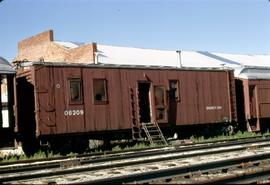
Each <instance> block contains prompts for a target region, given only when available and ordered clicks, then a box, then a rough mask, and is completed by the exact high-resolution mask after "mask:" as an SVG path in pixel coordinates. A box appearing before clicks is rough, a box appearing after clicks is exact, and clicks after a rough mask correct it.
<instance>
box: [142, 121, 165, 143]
mask: <svg viewBox="0 0 270 185" xmlns="http://www.w3.org/2000/svg"><path fill="white" fill-rule="evenodd" d="M142 129H143V130H144V132H145V134H146V136H147V139H148V141H149V142H150V144H162V145H168V143H167V141H166V139H165V137H164V136H163V134H162V132H161V130H160V128H159V126H158V124H157V123H142Z"/></svg>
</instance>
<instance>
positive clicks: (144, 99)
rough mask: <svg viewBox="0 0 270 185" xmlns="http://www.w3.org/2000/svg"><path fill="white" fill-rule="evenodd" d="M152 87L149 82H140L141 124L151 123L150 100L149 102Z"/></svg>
mask: <svg viewBox="0 0 270 185" xmlns="http://www.w3.org/2000/svg"><path fill="white" fill-rule="evenodd" d="M150 86H151V84H150V83H149V82H138V100H139V110H140V111H139V113H140V123H149V122H151V115H150V100H149V98H150Z"/></svg>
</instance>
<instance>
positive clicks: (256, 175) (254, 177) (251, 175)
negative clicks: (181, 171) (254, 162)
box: [200, 167, 270, 184]
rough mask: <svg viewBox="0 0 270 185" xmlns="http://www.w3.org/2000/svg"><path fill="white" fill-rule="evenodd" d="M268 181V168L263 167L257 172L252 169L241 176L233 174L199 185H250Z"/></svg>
mask: <svg viewBox="0 0 270 185" xmlns="http://www.w3.org/2000/svg"><path fill="white" fill-rule="evenodd" d="M268 179H270V167H263V168H262V169H259V170H255V169H253V170H252V171H248V172H245V173H242V174H233V175H229V176H227V177H223V178H217V179H213V180H211V181H206V182H200V184H221V183H222V184H251V183H256V182H258V181H261V180H268Z"/></svg>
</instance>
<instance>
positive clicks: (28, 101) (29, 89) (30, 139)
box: [16, 77, 36, 154]
mask: <svg viewBox="0 0 270 185" xmlns="http://www.w3.org/2000/svg"><path fill="white" fill-rule="evenodd" d="M16 81H17V87H16V98H17V118H16V119H17V121H16V122H17V124H18V132H19V133H20V137H19V140H20V141H21V142H22V147H23V150H24V152H25V153H26V154H27V153H28V152H29V153H32V152H34V151H35V149H36V142H35V141H36V135H35V134H36V122H35V99H34V86H33V85H32V84H31V83H30V82H28V81H27V79H26V77H21V78H18V79H17V80H16Z"/></svg>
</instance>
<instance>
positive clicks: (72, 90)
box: [69, 79, 82, 103]
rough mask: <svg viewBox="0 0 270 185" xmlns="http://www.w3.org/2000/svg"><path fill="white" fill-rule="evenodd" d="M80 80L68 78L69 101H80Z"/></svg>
mask: <svg viewBox="0 0 270 185" xmlns="http://www.w3.org/2000/svg"><path fill="white" fill-rule="evenodd" d="M81 96H82V93H81V80H80V79H71V80H69V100H70V103H82V97H81Z"/></svg>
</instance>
